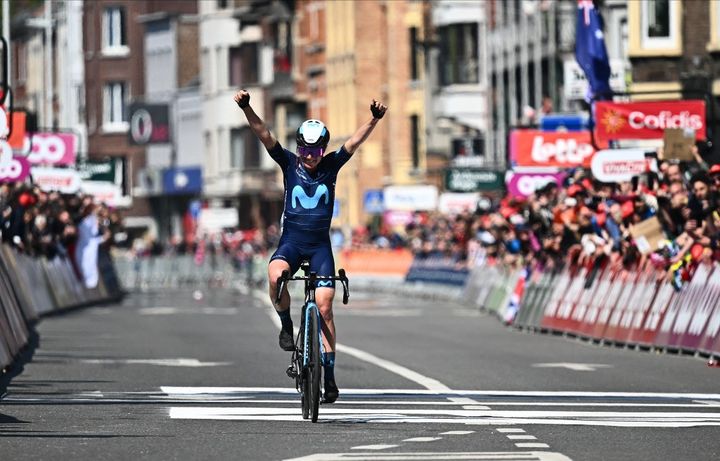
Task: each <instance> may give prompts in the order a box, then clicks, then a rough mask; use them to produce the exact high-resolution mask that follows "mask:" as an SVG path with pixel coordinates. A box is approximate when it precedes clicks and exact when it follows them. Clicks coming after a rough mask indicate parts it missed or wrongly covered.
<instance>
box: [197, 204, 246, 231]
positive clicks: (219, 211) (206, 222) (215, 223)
mask: <svg viewBox="0 0 720 461" xmlns="http://www.w3.org/2000/svg"><path fill="white" fill-rule="evenodd" d="M239 222H240V221H239V219H238V212H237V210H236V209H235V208H203V209H201V210H200V217H199V219H198V227H199V228H200V229H201V230H205V231H209V232H212V231H220V230H223V229H227V228H235V227H237V226H238V223H239Z"/></svg>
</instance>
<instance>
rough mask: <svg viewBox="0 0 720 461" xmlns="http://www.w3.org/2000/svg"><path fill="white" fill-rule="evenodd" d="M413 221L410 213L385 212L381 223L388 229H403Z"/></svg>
mask: <svg viewBox="0 0 720 461" xmlns="http://www.w3.org/2000/svg"><path fill="white" fill-rule="evenodd" d="M413 221H414V218H413V214H412V211H385V212H384V213H383V222H384V223H385V225H386V226H388V227H390V228H396V227H402V228H404V227H405V226H407V225H408V224H410V223H412V222H413Z"/></svg>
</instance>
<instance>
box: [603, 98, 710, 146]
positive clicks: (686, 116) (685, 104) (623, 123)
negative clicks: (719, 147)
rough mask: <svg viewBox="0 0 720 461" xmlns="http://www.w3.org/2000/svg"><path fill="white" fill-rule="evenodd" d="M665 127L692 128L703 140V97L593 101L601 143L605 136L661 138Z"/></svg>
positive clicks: (616, 138) (704, 126)
mask: <svg viewBox="0 0 720 461" xmlns="http://www.w3.org/2000/svg"><path fill="white" fill-rule="evenodd" d="M666 128H682V129H690V130H695V139H697V140H700V141H702V140H704V139H705V138H706V136H705V131H706V128H707V126H706V121H705V101H703V100H699V99H697V100H684V101H649V102H608V101H598V102H596V103H595V136H596V138H597V141H598V142H601V143H603V145H604V144H605V143H607V141H609V140H619V139H662V138H663V134H664V132H665V129H666Z"/></svg>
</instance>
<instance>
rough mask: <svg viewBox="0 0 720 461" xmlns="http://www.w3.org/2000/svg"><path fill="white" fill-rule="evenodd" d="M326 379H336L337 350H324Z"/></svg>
mask: <svg viewBox="0 0 720 461" xmlns="http://www.w3.org/2000/svg"><path fill="white" fill-rule="evenodd" d="M323 362H324V363H325V365H323V371H324V372H325V373H324V374H325V381H331V380H332V381H334V380H335V352H323Z"/></svg>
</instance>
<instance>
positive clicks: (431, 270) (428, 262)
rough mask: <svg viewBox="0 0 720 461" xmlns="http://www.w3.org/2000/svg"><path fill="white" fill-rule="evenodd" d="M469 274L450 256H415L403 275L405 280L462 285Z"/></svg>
mask: <svg viewBox="0 0 720 461" xmlns="http://www.w3.org/2000/svg"><path fill="white" fill-rule="evenodd" d="M469 274H470V271H469V270H468V269H466V268H460V267H458V265H457V263H456V262H455V261H454V260H452V259H450V258H443V257H432V256H431V257H428V258H417V257H416V258H415V259H414V260H413V263H412V265H411V266H410V270H409V271H408V273H407V275H406V276H405V281H407V282H424V283H438V284H442V285H453V286H464V285H465V281H466V280H467V278H468V275H469Z"/></svg>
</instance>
